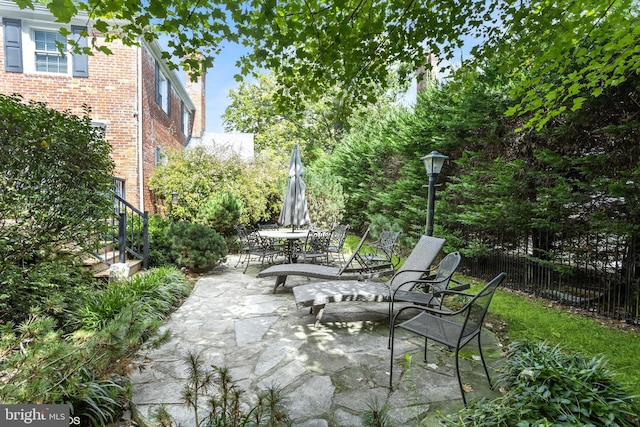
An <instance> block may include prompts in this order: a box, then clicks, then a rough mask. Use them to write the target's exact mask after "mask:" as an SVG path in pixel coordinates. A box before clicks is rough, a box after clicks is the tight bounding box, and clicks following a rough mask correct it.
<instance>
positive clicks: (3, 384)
mask: <svg viewBox="0 0 640 427" xmlns="http://www.w3.org/2000/svg"><path fill="white" fill-rule="evenodd" d="M190 289H191V285H190V283H189V282H188V281H187V280H186V278H185V276H184V275H183V274H182V273H181V272H180V271H178V270H176V269H175V268H163V269H154V270H149V271H148V272H146V273H144V274H138V275H136V276H134V277H132V278H130V279H128V280H125V281H121V282H112V283H110V284H109V285H108V286H107V288H105V289H104V290H102V291H99V292H96V294H95V295H94V296H92V297H87V298H85V299H84V300H85V301H86V307H85V308H84V309H83V310H80V311H79V312H78V313H77V314H76V315H75V316H74V319H75V322H74V324H75V325H76V326H79V327H80V328H81V329H78V330H77V331H75V332H74V333H73V334H67V335H65V334H63V333H62V331H61V330H57V329H55V327H56V321H55V320H54V319H53V318H51V317H50V316H43V315H40V314H37V313H32V314H31V315H30V316H29V317H28V318H27V319H26V320H25V321H24V322H22V323H21V324H19V325H17V326H16V325H15V324H13V323H11V322H9V323H6V324H0V354H2V357H3V360H2V369H3V375H2V376H1V377H0V402H2V403H34V402H47V403H51V404H58V403H69V404H70V405H71V406H72V412H73V414H74V416H79V417H80V418H81V421H82V423H83V425H89V424H91V425H105V424H108V423H109V422H112V421H114V418H117V415H119V414H120V413H121V412H122V409H123V407H124V406H125V404H126V403H127V402H128V400H129V395H130V387H129V384H128V380H127V379H126V377H124V376H121V375H120V374H122V372H118V371H117V370H114V367H115V368H117V367H120V366H121V365H122V363H121V362H122V360H123V359H126V358H127V357H129V356H131V355H132V354H133V353H134V352H135V351H136V350H137V349H138V347H139V345H140V344H141V343H142V342H143V341H144V340H145V339H146V338H148V337H149V336H150V334H151V333H152V332H154V331H155V330H156V329H157V328H158V326H159V325H160V321H159V319H161V318H163V317H164V316H166V315H167V314H168V313H169V312H170V311H171V310H172V309H173V307H174V306H175V305H176V302H177V301H178V300H179V299H181V298H183V297H184V296H186V295H187V294H188V292H189V290H190Z"/></svg>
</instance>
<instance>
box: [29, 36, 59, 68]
mask: <svg viewBox="0 0 640 427" xmlns="http://www.w3.org/2000/svg"><path fill="white" fill-rule="evenodd" d="M33 40H34V42H35V44H36V49H35V55H36V56H35V60H36V71H45V72H47V73H63V74H66V73H67V58H66V57H63V56H62V54H61V53H60V51H59V50H58V49H59V47H58V46H59V45H62V46H66V45H67V39H66V38H65V37H64V36H63V35H62V34H60V33H57V32H54V31H38V30H36V31H34V32H33Z"/></svg>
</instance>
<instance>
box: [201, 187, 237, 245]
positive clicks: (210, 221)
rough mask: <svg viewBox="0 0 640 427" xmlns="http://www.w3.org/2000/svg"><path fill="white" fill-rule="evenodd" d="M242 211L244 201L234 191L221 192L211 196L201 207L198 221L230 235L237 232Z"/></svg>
mask: <svg viewBox="0 0 640 427" xmlns="http://www.w3.org/2000/svg"><path fill="white" fill-rule="evenodd" d="M241 212H242V201H241V200H240V199H239V198H238V197H237V196H236V195H235V194H234V193H232V192H226V193H219V194H215V195H212V196H210V197H209V198H208V199H207V201H206V202H205V203H204V204H203V205H202V206H201V207H200V209H199V210H198V216H197V219H196V221H197V222H198V223H200V224H202V225H206V226H208V227H211V228H213V229H214V230H216V231H217V232H218V233H220V234H222V235H223V236H225V237H228V236H232V235H234V234H235V228H234V227H235V226H236V225H238V223H239V221H240V214H241Z"/></svg>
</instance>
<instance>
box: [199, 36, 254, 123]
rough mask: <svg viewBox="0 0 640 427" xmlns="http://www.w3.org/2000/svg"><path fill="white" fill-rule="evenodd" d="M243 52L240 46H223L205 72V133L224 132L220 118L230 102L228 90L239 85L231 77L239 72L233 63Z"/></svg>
mask: <svg viewBox="0 0 640 427" xmlns="http://www.w3.org/2000/svg"><path fill="white" fill-rule="evenodd" d="M244 52H245V50H244V48H243V47H242V46H238V45H228V46H225V48H224V49H223V50H222V52H221V53H220V55H219V56H218V57H217V58H216V60H215V62H214V64H213V67H212V68H209V69H208V70H207V76H206V86H207V89H206V90H207V93H206V112H205V114H206V131H207V132H224V129H223V127H222V118H221V117H220V116H221V115H222V113H224V110H225V108H226V107H227V106H228V105H229V103H230V102H231V100H230V99H229V90H230V89H233V88H235V87H237V86H238V84H239V82H237V81H236V80H235V79H234V77H233V76H234V74H237V73H238V71H239V70H238V68H237V67H236V65H235V63H236V61H237V60H238V59H239V58H240V56H241V55H242V54H243V53H244Z"/></svg>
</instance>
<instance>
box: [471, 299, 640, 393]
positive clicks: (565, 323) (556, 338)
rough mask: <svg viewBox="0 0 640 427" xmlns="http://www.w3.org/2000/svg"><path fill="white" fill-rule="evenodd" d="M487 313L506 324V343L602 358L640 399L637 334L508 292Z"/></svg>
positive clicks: (639, 340)
mask: <svg viewBox="0 0 640 427" xmlns="http://www.w3.org/2000/svg"><path fill="white" fill-rule="evenodd" d="M478 289H479V287H473V288H472V291H474V290H478ZM565 308H566V307H565ZM489 311H490V316H491V317H492V318H493V319H495V318H496V317H497V318H499V319H500V320H502V321H503V322H506V324H507V331H506V332H507V334H506V335H507V336H508V339H509V340H510V341H517V340H522V339H530V340H536V341H546V342H547V343H548V344H550V345H559V346H561V347H563V348H565V349H567V350H568V351H571V352H576V353H580V354H581V355H583V356H585V357H589V358H591V357H596V358H600V357H604V358H605V359H606V360H607V361H608V366H609V368H610V369H611V371H613V372H615V373H616V374H617V375H618V378H619V379H620V381H622V382H624V383H626V384H628V385H629V388H630V389H631V391H632V393H633V394H636V395H639V396H640V364H639V363H637V360H638V352H639V351H640V334H638V333H635V332H625V331H622V330H619V329H615V328H612V327H608V326H604V325H602V324H600V323H599V322H598V321H597V320H595V319H593V318H591V317H587V316H583V315H580V314H576V313H569V312H568V311H567V310H565V309H563V308H556V307H551V306H550V302H549V301H545V300H540V299H535V300H530V299H528V298H526V297H525V296H522V295H518V294H515V293H512V292H509V291H508V290H498V291H497V292H496V295H495V296H494V299H493V301H492V302H491V306H490V308H489Z"/></svg>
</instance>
